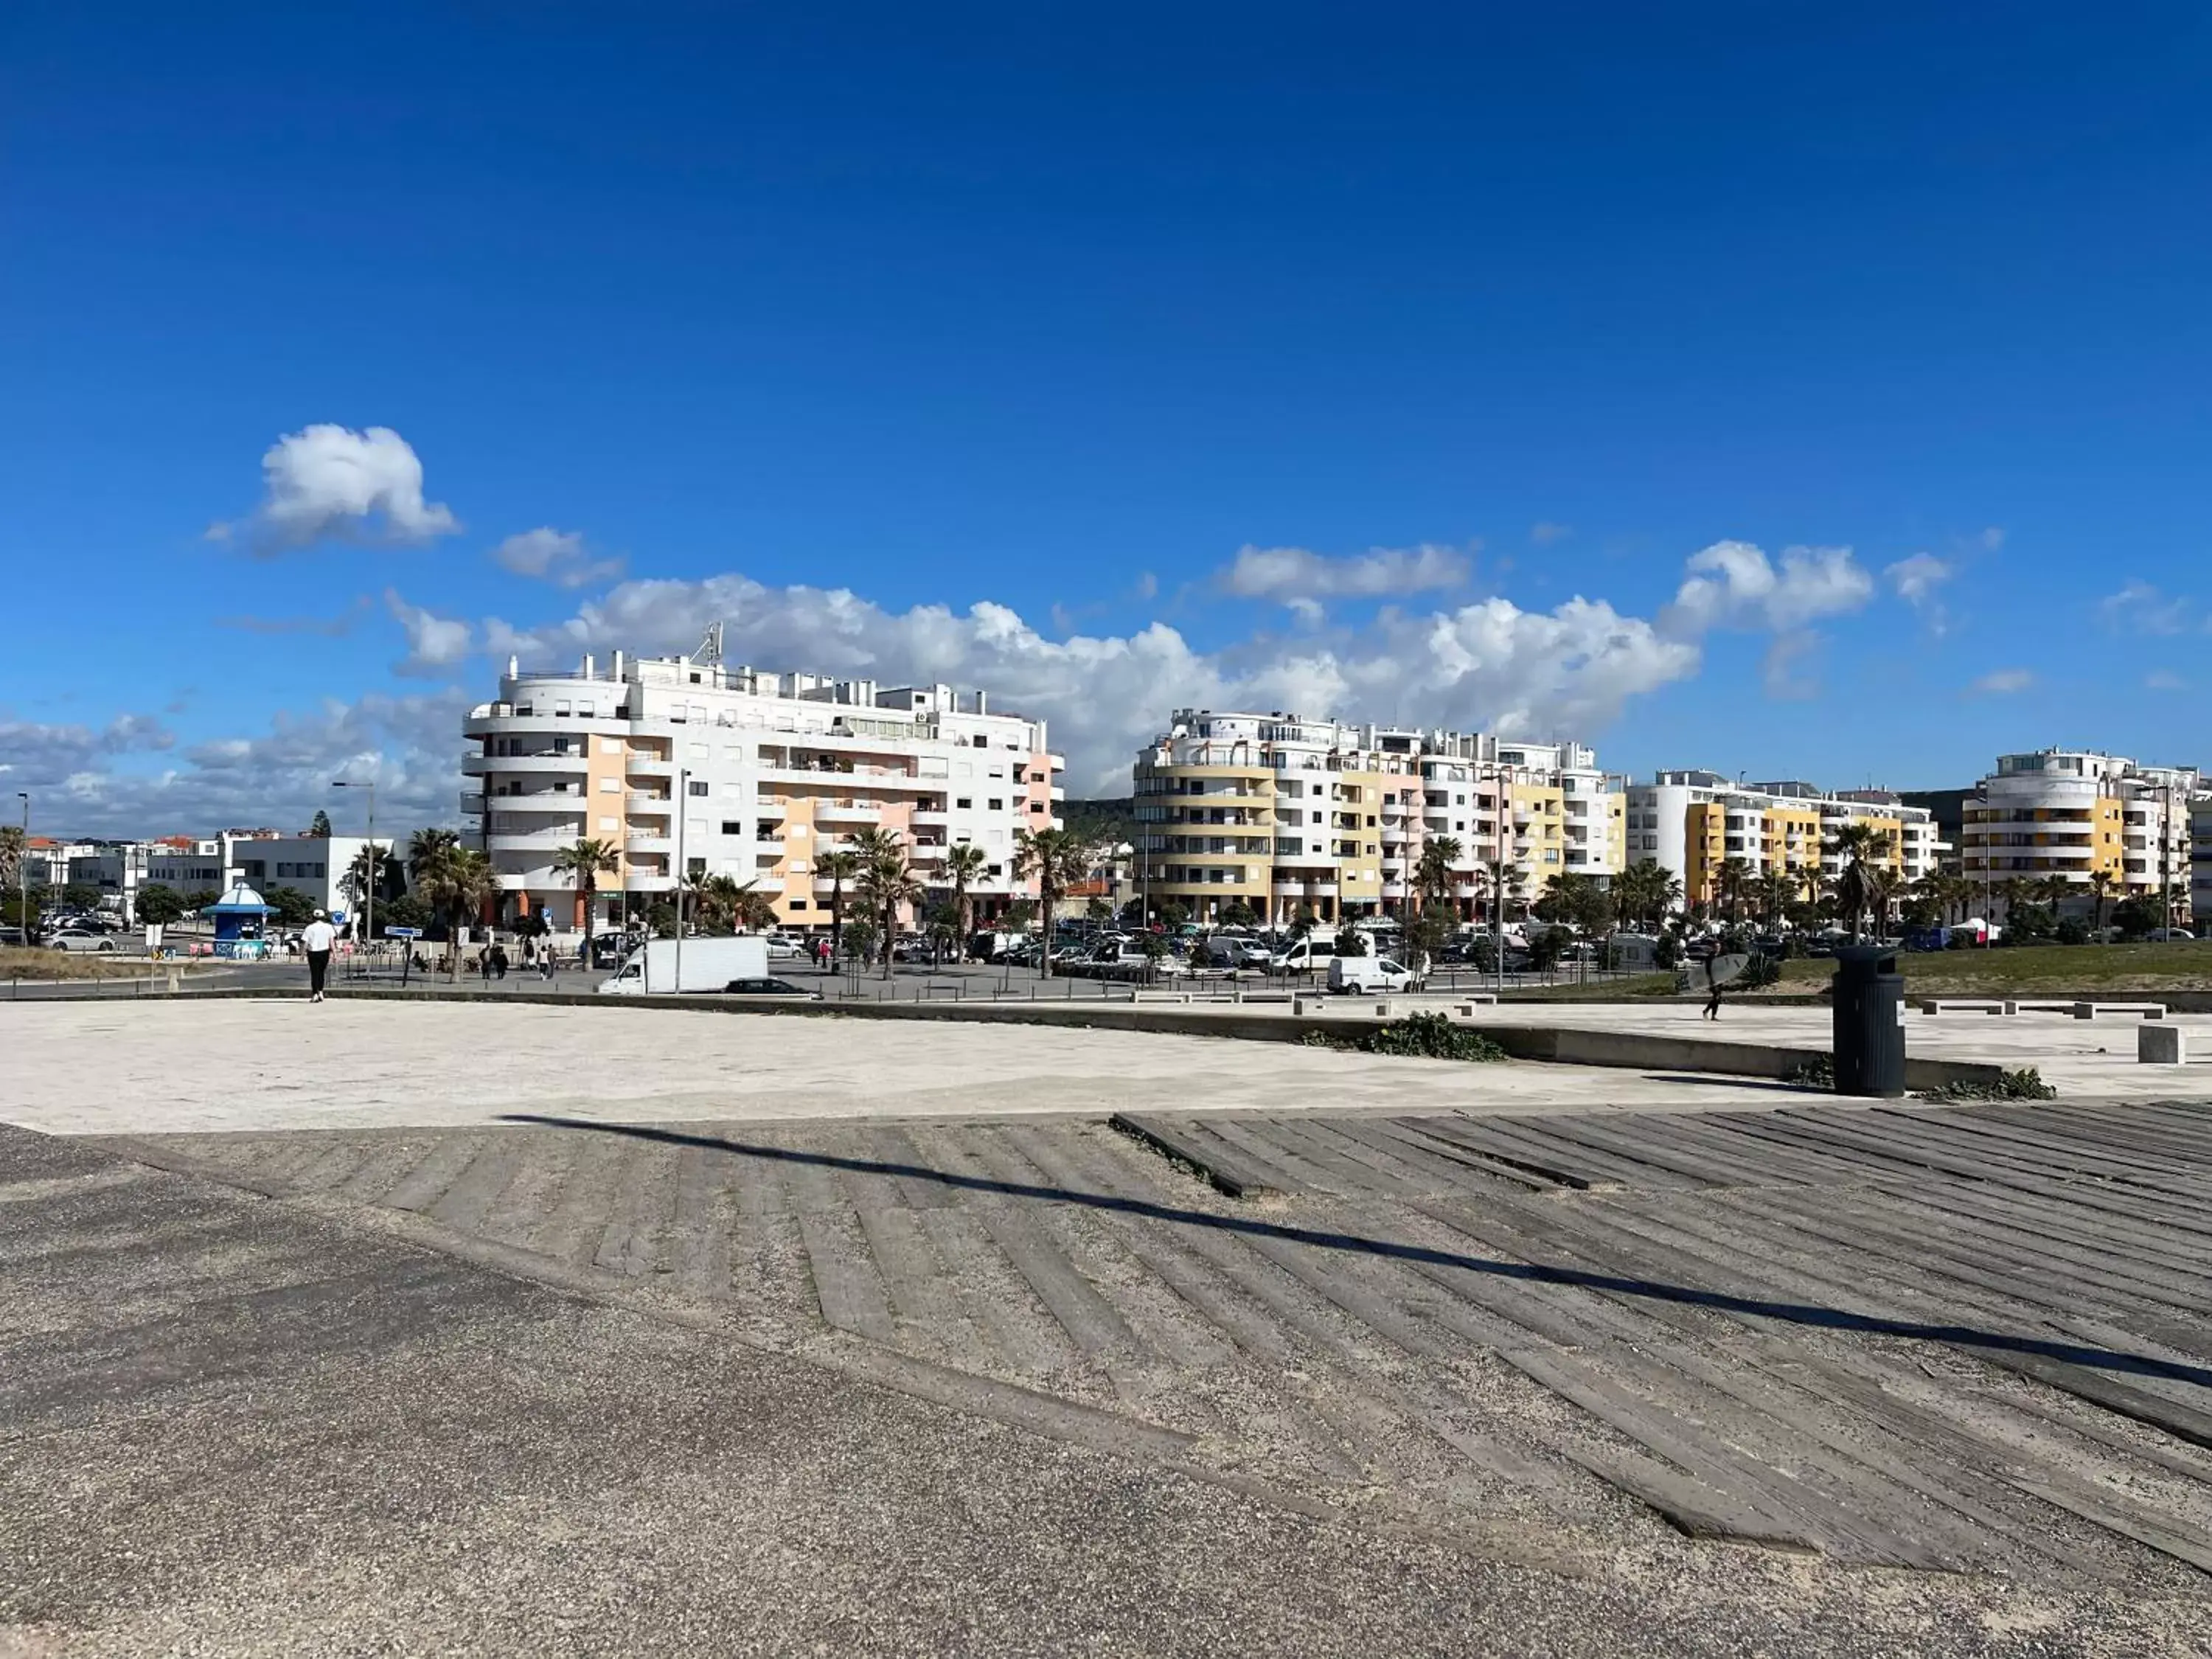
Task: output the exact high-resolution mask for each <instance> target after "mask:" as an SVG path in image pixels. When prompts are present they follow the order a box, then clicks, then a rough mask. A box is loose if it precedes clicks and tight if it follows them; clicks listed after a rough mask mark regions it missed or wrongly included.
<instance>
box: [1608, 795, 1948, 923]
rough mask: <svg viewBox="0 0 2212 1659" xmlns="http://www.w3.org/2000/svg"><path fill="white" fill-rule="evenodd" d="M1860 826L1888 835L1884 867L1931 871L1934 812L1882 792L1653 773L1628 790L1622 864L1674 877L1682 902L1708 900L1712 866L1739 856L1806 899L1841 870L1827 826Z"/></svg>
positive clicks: (1909, 874)
mask: <svg viewBox="0 0 2212 1659" xmlns="http://www.w3.org/2000/svg"><path fill="white" fill-rule="evenodd" d="M1846 823H1864V824H1868V825H1870V826H1871V827H1873V828H1874V829H1877V830H1880V831H1882V832H1884V833H1886V834H1887V836H1889V839H1890V847H1891V849H1892V856H1891V857H1890V859H1889V860H1888V863H1889V866H1890V870H1891V872H1892V874H1893V876H1895V877H1896V878H1898V879H1899V881H1902V882H1913V881H1917V880H1918V879H1920V878H1921V877H1923V876H1925V875H1929V874H1932V873H1933V872H1935V871H1936V867H1937V863H1938V858H1939V855H1940V854H1941V853H1942V850H1943V843H1942V842H1940V841H1939V840H1937V839H1936V825H1935V821H1934V816H1933V815H1932V814H1931V813H1930V812H1929V811H1928V810H1927V809H1926V808H1925V807H1919V806H1906V805H1903V804H1902V803H1901V802H1900V801H1899V799H1898V798H1897V797H1896V796H1895V795H1893V794H1891V793H1888V792H1887V791H1886V790H1879V789H1851V790H1840V791H1836V792H1832V793H1831V792H1826V791H1822V790H1820V789H1818V788H1815V787H1814V786H1813V785H1811V784H1809V783H1801V782H1796V781H1783V782H1774V783H1740V782H1738V781H1736V780H1735V779H1734V778H1731V777H1729V776H1726V775H1723V774H1722V773H1718V772H1702V771H1695V770H1683V771H1673V772H1661V773H1659V774H1657V775H1656V776H1655V777H1654V778H1653V780H1652V781H1651V782H1650V783H1644V784H1636V785H1633V786H1632V787H1630V789H1629V791H1628V801H1627V825H1626V837H1627V843H1628V844H1627V849H1626V861H1627V862H1628V863H1630V864H1636V863H1640V862H1641V861H1642V860H1645V859H1653V860H1656V861H1657V862H1658V863H1659V864H1661V865H1662V866H1664V867H1665V868H1666V869H1667V870H1668V872H1671V873H1672V874H1673V875H1674V877H1675V878H1677V879H1678V880H1680V882H1681V884H1682V893H1683V902H1684V903H1685V904H1686V905H1689V904H1708V905H1709V904H1711V903H1713V902H1715V900H1716V898H1717V896H1718V890H1719V887H1720V884H1721V882H1722V880H1723V878H1722V876H1721V873H1720V872H1721V871H1722V870H1723V867H1724V866H1726V865H1727V863H1728V861H1729V860H1731V859H1735V860H1741V861H1742V864H1743V866H1745V867H1746V870H1747V876H1748V878H1753V879H1757V878H1765V877H1766V876H1769V875H1781V876H1783V877H1784V878H1786V879H1789V880H1790V881H1792V882H1794V883H1796V884H1797V886H1798V888H1799V890H1800V891H1801V892H1802V893H1803V894H1805V895H1807V896H1809V895H1810V894H1811V893H1813V892H1814V891H1815V890H1817V889H1818V888H1819V887H1820V886H1824V885H1826V884H1830V883H1832V882H1833V881H1834V880H1835V879H1836V878H1837V877H1838V875H1840V874H1841V873H1842V870H1843V860H1842V858H1841V856H1840V855H1839V854H1836V853H1834V852H1832V851H1831V850H1830V848H1829V842H1830V839H1831V838H1832V836H1833V835H1834V833H1835V831H1836V830H1837V829H1838V828H1839V827H1841V826H1842V825H1844V824H1846Z"/></svg>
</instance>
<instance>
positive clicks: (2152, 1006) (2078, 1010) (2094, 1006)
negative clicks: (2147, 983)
mask: <svg viewBox="0 0 2212 1659" xmlns="http://www.w3.org/2000/svg"><path fill="white" fill-rule="evenodd" d="M2100 1014H2132V1015H2135V1016H2136V1017H2137V1018H2142V1019H2164V1018H2166V1005H2165V1004H2164V1003H2162V1002H2077V1003H2075V1005H2074V1018H2076V1019H2094V1018H2097V1017H2098V1016H2099V1015H2100Z"/></svg>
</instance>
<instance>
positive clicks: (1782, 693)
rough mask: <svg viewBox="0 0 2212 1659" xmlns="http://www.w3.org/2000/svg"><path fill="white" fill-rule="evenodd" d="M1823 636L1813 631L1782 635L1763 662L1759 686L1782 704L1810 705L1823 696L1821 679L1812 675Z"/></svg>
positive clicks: (1768, 650)
mask: <svg viewBox="0 0 2212 1659" xmlns="http://www.w3.org/2000/svg"><path fill="white" fill-rule="evenodd" d="M1819 653H1820V635H1818V634H1815V633H1814V632H1813V631H1812V630H1811V629H1801V630H1799V631H1798V632H1796V633H1794V634H1778V635H1775V636H1774V640H1773V642H1772V643H1771V644H1770V645H1769V646H1768V647H1766V654H1765V656H1764V657H1762V658H1761V659H1759V684H1761V685H1763V686H1765V689H1766V695H1767V696H1770V697H1772V698H1774V699H1775V700H1776V701H1777V702H1809V701H1810V700H1812V699H1813V698H1814V697H1817V696H1820V679H1819V678H1818V677H1817V676H1816V675H1814V673H1812V672H1810V671H1809V670H1810V669H1811V668H1812V667H1813V666H1814V659H1815V658H1817V657H1818V655H1819Z"/></svg>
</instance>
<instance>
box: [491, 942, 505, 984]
mask: <svg viewBox="0 0 2212 1659" xmlns="http://www.w3.org/2000/svg"><path fill="white" fill-rule="evenodd" d="M491 976H492V977H493V978H494V979H496V980H504V979H505V978H506V977H507V946H505V945H499V944H495V945H493V946H492V947H491Z"/></svg>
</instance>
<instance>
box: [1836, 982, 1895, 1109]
mask: <svg viewBox="0 0 2212 1659" xmlns="http://www.w3.org/2000/svg"><path fill="white" fill-rule="evenodd" d="M1834 995H1835V1002H1836V1012H1835V1020H1836V1092H1837V1093H1838V1094H1839V1095H1877V1096H1885V1097H1888V1098H1891V1099H1894V1098H1896V1097H1898V1096H1899V1095H1902V1094H1903V1093H1904V1092H1905V975H1902V974H1900V973H1899V972H1898V971H1897V952H1896V951H1894V950H1893V949H1891V948H1890V947H1889V946H1888V945H1843V946H1841V947H1839V948H1838V950H1837V951H1836V978H1835V991H1834Z"/></svg>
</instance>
